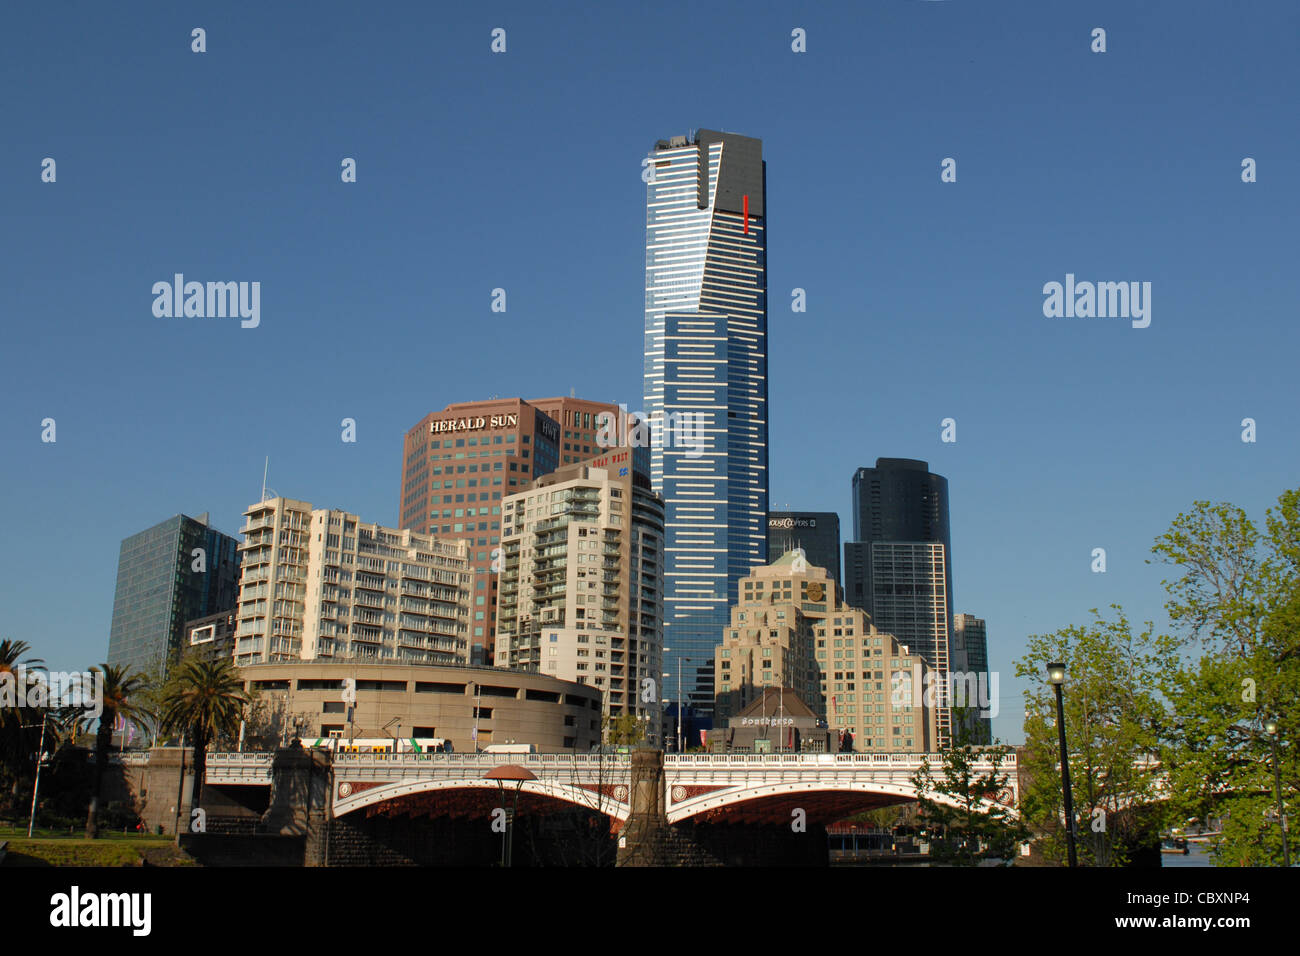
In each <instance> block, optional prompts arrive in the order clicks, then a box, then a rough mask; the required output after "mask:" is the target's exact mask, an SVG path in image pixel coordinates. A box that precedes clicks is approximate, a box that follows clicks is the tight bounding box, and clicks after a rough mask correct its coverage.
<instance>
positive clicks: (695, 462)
mask: <svg viewBox="0 0 1300 956" xmlns="http://www.w3.org/2000/svg"><path fill="white" fill-rule="evenodd" d="M647 168H648V170H649V172H650V173H652V175H650V176H649V180H648V185H647V189H646V295H645V378H644V391H645V406H644V407H645V411H646V413H647V415H648V416H649V418H650V422H651V428H652V440H651V480H652V482H653V485H654V488H655V490H657V491H659V492H660V493H661V494H662V495H663V498H664V507H665V539H666V573H665V582H664V590H665V594H664V643H665V644H666V645H668V647H669V648H670V651H669V652H668V653H666V654H665V657H664V664H665V671H667V672H671V673H673V674H674V675H675V674H676V672H677V665H678V661H679V660H680V661H681V663H682V664H683V665H684V666H683V667H682V675H683V681H682V683H683V690H682V696H683V698H684V699H685V701H686V703H687V706H688V707H689V708H690V710H691V712H692V713H694V714H696V715H697V716H698V718H699V720H697V721H696V722H695V723H696V726H708V722H709V720H710V718H711V714H712V711H713V660H714V654H713V651H714V649H715V647H716V646H717V644H718V642H719V639H720V635H721V634H722V632H723V628H724V627H725V625H726V623H727V621H728V617H729V612H728V609H729V607H730V606H731V605H732V604H734V603H735V601H736V589H737V582H738V581H739V579H740V578H742V577H744V576H745V575H746V574H748V573H749V571H750V569H751V568H753V567H756V566H758V565H762V564H765V563H766V560H767V527H766V521H767V488H768V472H767V420H768V409H767V203H766V192H767V189H766V183H767V167H766V164H765V163H764V162H763V144H762V141H761V140H758V139H753V138H751V137H748V136H740V135H737V134H735V133H723V132H718V131H715V130H704V129H702V130H698V131H696V132H694V133H693V134H691V135H689V136H675V137H673V138H671V139H668V140H660V141H659V142H658V143H656V144H655V146H654V149H653V150H652V151H651V154H650V157H649V163H648V166H647ZM669 686H670V687H675V684H670V685H669Z"/></svg>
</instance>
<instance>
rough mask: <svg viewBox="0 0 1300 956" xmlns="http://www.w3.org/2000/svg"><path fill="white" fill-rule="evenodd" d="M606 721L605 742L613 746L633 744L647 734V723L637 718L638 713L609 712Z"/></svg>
mask: <svg viewBox="0 0 1300 956" xmlns="http://www.w3.org/2000/svg"><path fill="white" fill-rule="evenodd" d="M604 723H605V742H606V743H607V744H609V745H611V746H615V747H618V746H631V745H632V744H637V743H640V742H641V738H642V737H644V736H645V723H644V721H640V720H637V718H636V714H629V713H622V714H608V715H606V717H605V721H604Z"/></svg>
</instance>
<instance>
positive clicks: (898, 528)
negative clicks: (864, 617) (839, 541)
mask: <svg viewBox="0 0 1300 956" xmlns="http://www.w3.org/2000/svg"><path fill="white" fill-rule="evenodd" d="M872 541H892V542H903V541H907V542H929V543H938V544H942V545H943V548H944V564H945V585H946V588H947V594H948V597H949V600H951V597H952V535H951V532H950V531H949V525H948V479H947V478H944V477H943V476H942V475H935V474H932V473H931V472H930V465H929V463H928V462H924V461H917V460H915V459H912V458H877V459H876V467H874V468H859V469H858V470H857V471H856V472H854V473H853V540H852V541H851V542H849V543H847V544H845V546H844V592H845V600H846V601H847V602H848V603H849V604H851V605H852V606H854V607H860V608H862V609H863V610H864V611H866V612H867V613H868V614H872V616H873V618H874V610H873V608H872V603H873V594H872V583H871V582H872V575H871V562H870V550H871V549H870V548H869V547H867V545H869V544H870V543H871V542H872ZM877 626H878V627H879V626H880V624H879V622H877ZM931 663H933V662H931Z"/></svg>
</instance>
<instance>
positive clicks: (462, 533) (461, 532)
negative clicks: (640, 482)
mask: <svg viewBox="0 0 1300 956" xmlns="http://www.w3.org/2000/svg"><path fill="white" fill-rule="evenodd" d="M618 413H619V407H618V406H617V405H611V404H609V403H606V402H591V401H586V400H584V399H580V398H569V397H561V398H540V399H529V400H527V401H525V400H524V399H521V398H509V399H491V400H488V401H482V402H461V403H458V404H455V405H448V406H447V407H446V408H444V409H443V410H442V411H440V412H432V413H431V414H428V415H426V416H424V418H422V419H420V421H419V422H418V423H416V425H415V426H414V427H412V428H411V429H410V430H409V431H408V432H407V433H406V439H405V441H404V443H403V450H402V502H401V506H400V508H399V510H398V514H399V515H400V518H399V522H398V523H399V526H400V527H402V528H409V529H410V530H412V531H418V532H420V533H421V534H436V535H438V536H439V537H441V538H458V539H461V540H464V541H467V542H469V545H470V562H471V564H472V566H473V569H474V580H473V582H472V584H471V589H472V590H473V592H474V596H473V602H474V609H473V617H472V619H471V621H470V635H469V639H470V661H471V663H475V664H482V663H490V662H491V659H492V650H493V645H494V643H495V641H496V603H497V595H496V574H495V572H494V566H497V567H499V559H500V543H501V498H502V497H503V496H504V495H509V494H514V493H515V492H516V491H518V490H519V489H520V488H523V487H525V486H527V485H528V484H530V483H531V482H532V481H533V480H534V479H536V478H540V477H541V476H542V475H546V474H549V473H550V472H552V471H554V470H555V469H556V468H557V467H559V466H561V465H564V464H573V463H576V462H579V461H584V460H586V459H588V458H591V457H592V456H593V455H597V454H601V453H603V452H605V451H606V450H607V449H606V448H604V447H601V445H600V443H599V441H598V439H599V438H601V437H602V436H601V429H600V422H599V421H598V419H599V418H600V417H601V416H602V415H613V416H617V415H618ZM613 434H614V436H615V437H618V435H619V433H618V432H614V433H613ZM616 444H621V441H620V442H616Z"/></svg>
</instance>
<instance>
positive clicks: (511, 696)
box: [239, 661, 601, 753]
mask: <svg viewBox="0 0 1300 956" xmlns="http://www.w3.org/2000/svg"><path fill="white" fill-rule="evenodd" d="M239 673H240V676H241V677H243V679H244V688H245V690H246V691H247V692H248V693H249V694H250V695H251V696H255V698H256V700H257V701H258V702H259V704H260V707H259V708H258V710H259V713H260V717H259V718H258V719H256V720H253V721H250V727H253V726H254V725H256V726H258V727H261V728H264V729H265V728H267V727H269V728H270V730H271V733H273V734H282V733H284V732H285V730H286V728H293V727H298V728H299V729H298V731H297V732H298V733H299V734H300V735H301V736H302V737H303V738H304V739H309V738H315V737H329V736H338V737H344V738H346V737H349V736H351V737H354V738H358V739H364V738H385V737H404V738H405V737H442V738H446V739H449V740H450V741H451V742H452V745H453V746H454V747H455V749H456V750H457V751H459V752H466V751H468V752H471V753H472V752H473V751H474V729H475V726H477V728H478V745H479V748H480V749H482V748H484V747H488V746H490V745H492V744H504V743H520V744H533V745H534V746H535V747H536V748H537V750H538V751H539V752H541V753H565V752H575V751H576V752H579V753H583V752H587V751H590V750H591V748H592V747H593V746H595V745H596V744H598V743H600V739H601V693H600V691H599V690H598V689H596V688H595V687H587V686H584V685H582V684H577V683H574V682H572V681H566V680H557V679H556V678H554V677H546V676H544V675H542V674H530V673H524V672H521V671H513V670H506V669H504V668H500V667H457V666H450V665H448V666H439V665H431V664H362V663H353V662H352V661H293V662H285V663H278V664H253V665H250V666H247V667H243V668H240V671H239ZM348 678H351V679H354V680H355V681H356V695H357V696H356V707H355V710H354V712H353V714H352V720H351V722H349V720H348V705H347V703H345V701H344V699H343V698H344V681H345V680H346V679H348ZM250 745H251V744H250Z"/></svg>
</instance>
